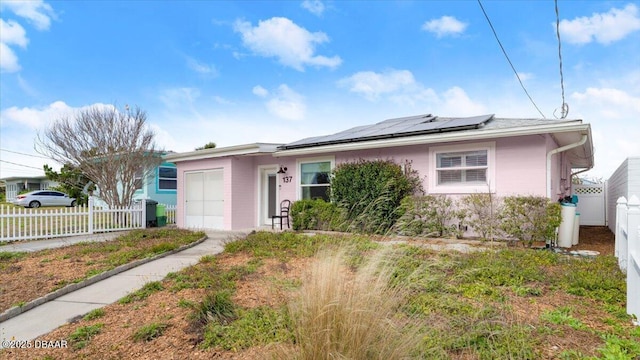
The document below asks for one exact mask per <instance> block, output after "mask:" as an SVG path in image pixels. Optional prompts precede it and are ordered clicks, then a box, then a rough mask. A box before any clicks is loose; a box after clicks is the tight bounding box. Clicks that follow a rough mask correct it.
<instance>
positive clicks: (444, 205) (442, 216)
mask: <svg viewBox="0 0 640 360" xmlns="http://www.w3.org/2000/svg"><path fill="white" fill-rule="evenodd" d="M398 212H399V213H401V214H402V216H401V217H400V219H398V222H397V223H396V224H395V230H396V231H397V232H399V233H400V234H402V235H408V236H417V235H425V236H445V235H449V234H454V235H456V236H460V235H461V234H460V233H459V230H460V228H461V225H462V223H463V222H464V217H465V215H466V213H465V211H464V210H462V209H457V206H456V204H455V203H454V201H453V200H452V199H451V198H449V197H448V196H446V195H426V196H409V197H406V198H404V199H403V200H402V203H401V205H400V208H399V210H398ZM456 221H457V222H456Z"/></svg>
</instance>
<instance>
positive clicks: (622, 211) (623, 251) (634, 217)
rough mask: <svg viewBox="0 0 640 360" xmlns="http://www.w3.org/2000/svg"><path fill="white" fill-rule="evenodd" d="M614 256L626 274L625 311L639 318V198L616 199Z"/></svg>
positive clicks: (633, 196)
mask: <svg viewBox="0 0 640 360" xmlns="http://www.w3.org/2000/svg"><path fill="white" fill-rule="evenodd" d="M616 212H617V214H616V244H615V256H616V257H617V258H618V265H619V266H620V269H621V270H622V271H624V272H626V274H627V313H628V314H630V315H633V316H635V318H636V325H638V324H639V323H638V320H640V199H638V197H637V196H635V195H632V196H631V198H630V199H629V201H628V202H627V199H625V198H624V197H621V198H619V199H618V205H617V208H616Z"/></svg>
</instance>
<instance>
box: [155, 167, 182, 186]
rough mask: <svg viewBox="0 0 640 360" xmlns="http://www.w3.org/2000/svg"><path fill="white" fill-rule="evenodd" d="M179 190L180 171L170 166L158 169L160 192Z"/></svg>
mask: <svg viewBox="0 0 640 360" xmlns="http://www.w3.org/2000/svg"><path fill="white" fill-rule="evenodd" d="M177 188H178V169H176V168H175V167H170V166H160V167H158V190H176V189H177Z"/></svg>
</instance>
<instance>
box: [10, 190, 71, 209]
mask: <svg viewBox="0 0 640 360" xmlns="http://www.w3.org/2000/svg"><path fill="white" fill-rule="evenodd" d="M14 204H16V205H18V206H24V207H29V208H39V207H40V206H76V199H74V198H72V197H69V195H67V194H65V193H63V192H60V191H54V190H38V191H32V192H28V193H26V194H20V195H18V197H17V198H16V200H15V202H14Z"/></svg>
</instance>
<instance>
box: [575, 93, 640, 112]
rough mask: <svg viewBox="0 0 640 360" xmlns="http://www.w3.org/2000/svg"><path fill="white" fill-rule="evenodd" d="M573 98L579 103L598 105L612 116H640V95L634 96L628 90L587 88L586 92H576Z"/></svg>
mask: <svg viewBox="0 0 640 360" xmlns="http://www.w3.org/2000/svg"><path fill="white" fill-rule="evenodd" d="M571 98H573V99H575V100H576V101H577V102H578V103H579V104H583V105H590V106H597V107H598V108H600V111H603V112H606V113H607V115H608V117H611V118H628V117H629V116H632V117H634V118H636V119H637V118H638V117H639V116H640V97H633V96H632V95H630V94H628V93H627V92H625V91H623V90H619V89H614V88H593V87H590V88H587V90H585V91H584V92H582V93H580V92H574V93H573V94H571Z"/></svg>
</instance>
